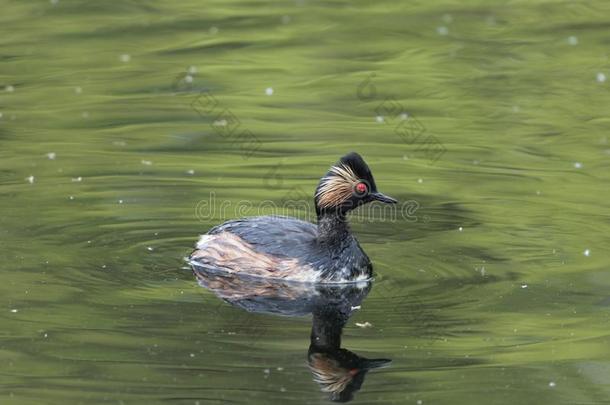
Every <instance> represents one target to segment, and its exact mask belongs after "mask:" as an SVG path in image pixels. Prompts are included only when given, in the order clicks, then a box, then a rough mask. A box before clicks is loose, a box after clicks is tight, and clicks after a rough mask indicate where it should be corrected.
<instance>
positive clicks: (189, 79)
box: [184, 75, 193, 83]
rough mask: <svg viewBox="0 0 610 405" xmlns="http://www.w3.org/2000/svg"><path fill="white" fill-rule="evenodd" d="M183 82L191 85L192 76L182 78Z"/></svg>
mask: <svg viewBox="0 0 610 405" xmlns="http://www.w3.org/2000/svg"><path fill="white" fill-rule="evenodd" d="M184 81H185V82H187V83H193V76H191V75H186V76H184Z"/></svg>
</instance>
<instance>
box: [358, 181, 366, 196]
mask: <svg viewBox="0 0 610 405" xmlns="http://www.w3.org/2000/svg"><path fill="white" fill-rule="evenodd" d="M356 192H357V193H358V194H364V193H366V184H364V183H358V184H356Z"/></svg>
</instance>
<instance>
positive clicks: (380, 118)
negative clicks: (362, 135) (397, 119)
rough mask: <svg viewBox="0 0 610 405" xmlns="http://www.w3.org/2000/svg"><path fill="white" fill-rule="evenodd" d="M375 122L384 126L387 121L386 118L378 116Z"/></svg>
mask: <svg viewBox="0 0 610 405" xmlns="http://www.w3.org/2000/svg"><path fill="white" fill-rule="evenodd" d="M375 121H377V122H378V123H380V124H382V123H383V122H384V121H385V118H383V116H381V115H378V116H376V117H375Z"/></svg>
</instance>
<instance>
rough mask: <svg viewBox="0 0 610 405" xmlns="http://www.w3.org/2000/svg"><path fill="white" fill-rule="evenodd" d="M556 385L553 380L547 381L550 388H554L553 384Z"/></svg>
mask: <svg viewBox="0 0 610 405" xmlns="http://www.w3.org/2000/svg"><path fill="white" fill-rule="evenodd" d="M556 385H557V384H555V381H551V382H550V383H549V387H551V388H555V386H556Z"/></svg>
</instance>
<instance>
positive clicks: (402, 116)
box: [400, 113, 409, 121]
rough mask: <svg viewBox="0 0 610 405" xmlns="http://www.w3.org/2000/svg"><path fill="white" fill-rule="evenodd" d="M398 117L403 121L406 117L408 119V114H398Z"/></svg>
mask: <svg viewBox="0 0 610 405" xmlns="http://www.w3.org/2000/svg"><path fill="white" fill-rule="evenodd" d="M400 119H401V120H403V121H406V120H407V119H409V114H407V113H402V114H400Z"/></svg>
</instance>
